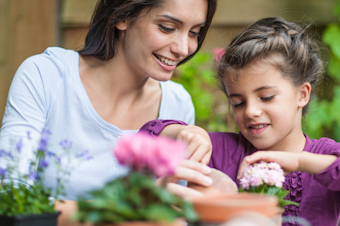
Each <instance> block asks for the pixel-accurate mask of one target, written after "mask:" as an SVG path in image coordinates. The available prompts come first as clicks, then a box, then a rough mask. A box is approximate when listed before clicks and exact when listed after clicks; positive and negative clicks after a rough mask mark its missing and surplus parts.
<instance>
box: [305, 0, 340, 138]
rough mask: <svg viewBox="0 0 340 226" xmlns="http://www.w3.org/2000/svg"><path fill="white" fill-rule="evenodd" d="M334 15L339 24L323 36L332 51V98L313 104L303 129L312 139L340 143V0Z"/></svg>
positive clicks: (334, 25) (329, 28)
mask: <svg viewBox="0 0 340 226" xmlns="http://www.w3.org/2000/svg"><path fill="white" fill-rule="evenodd" d="M334 13H335V14H336V15H337V16H338V17H339V22H338V23H332V24H329V25H328V26H327V27H326V29H325V31H324V32H323V36H322V41H323V43H324V44H325V45H326V46H328V47H329V51H330V54H329V60H328V65H327V76H330V77H331V79H332V80H333V84H332V87H331V89H332V90H330V91H331V92H330V95H332V96H331V97H330V98H328V97H327V98H325V99H321V98H319V99H316V100H314V101H312V102H311V106H310V112H309V114H307V116H306V118H305V120H304V123H303V129H304V132H305V133H307V134H308V135H309V136H310V137H311V138H319V137H322V136H325V137H330V138H332V139H335V140H336V141H338V142H340V114H339V113H340V0H338V1H337V3H336V5H335V7H334ZM326 88H327V87H326ZM324 92H329V91H327V90H325V91H324Z"/></svg>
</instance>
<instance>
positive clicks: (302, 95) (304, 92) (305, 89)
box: [298, 82, 312, 108]
mask: <svg viewBox="0 0 340 226" xmlns="http://www.w3.org/2000/svg"><path fill="white" fill-rule="evenodd" d="M298 91H299V97H298V98H299V99H298V107H300V108H303V107H304V106H306V105H307V104H308V102H309V99H310V93H311V91H312V86H311V84H310V83H309V82H305V83H303V84H302V85H301V86H300V87H299V88H298Z"/></svg>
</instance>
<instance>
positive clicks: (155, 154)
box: [113, 133, 186, 176]
mask: <svg viewBox="0 0 340 226" xmlns="http://www.w3.org/2000/svg"><path fill="white" fill-rule="evenodd" d="M185 149H186V146H185V144H184V143H182V142H177V141H174V140H171V139H168V138H165V137H152V136H150V135H148V134H145V133H138V134H135V135H125V136H122V137H121V138H120V140H119V141H118V143H117V144H116V146H115V147H114V148H113V153H114V155H115V156H116V158H117V160H118V161H119V163H120V164H122V165H127V166H129V167H131V168H132V169H133V170H136V171H143V170H151V171H152V172H153V173H154V174H155V175H156V176H164V175H171V174H173V173H174V172H175V169H176V167H178V166H179V164H180V163H181V161H182V160H183V159H184V158H185Z"/></svg>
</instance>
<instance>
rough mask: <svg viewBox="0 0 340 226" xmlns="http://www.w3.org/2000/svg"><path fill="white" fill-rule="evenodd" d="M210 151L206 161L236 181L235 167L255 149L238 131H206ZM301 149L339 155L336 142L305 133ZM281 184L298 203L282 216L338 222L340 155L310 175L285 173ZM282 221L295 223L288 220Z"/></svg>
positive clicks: (339, 146)
mask: <svg viewBox="0 0 340 226" xmlns="http://www.w3.org/2000/svg"><path fill="white" fill-rule="evenodd" d="M209 135H210V138H211V142H212V144H213V153H212V156H211V160H210V163H209V166H210V167H213V168H216V169H218V170H221V171H223V172H224V173H226V174H227V175H229V176H230V177H231V178H232V179H233V180H234V181H235V182H236V183H237V181H236V176H237V171H238V168H239V164H240V163H241V162H242V159H243V158H244V157H245V156H247V155H249V154H251V153H253V152H255V151H256V149H255V148H254V147H253V146H252V145H251V143H250V142H249V141H247V140H246V139H245V138H244V137H243V136H242V134H234V133H210V134H209ZM304 151H307V152H310V153H316V154H334V155H336V156H340V144H339V143H337V142H335V141H333V140H331V139H328V138H321V139H319V140H311V139H310V138H309V137H308V136H307V135H306V145H305V148H304ZM284 187H285V189H287V190H290V193H289V194H288V195H287V199H288V200H292V201H295V202H298V203H300V206H294V205H289V206H286V207H285V212H284V213H283V214H282V216H298V217H302V218H304V219H306V220H307V221H308V222H309V223H310V224H311V225H313V226H314V225H315V226H318V225H333V226H337V225H338V219H339V214H340V158H338V159H337V160H336V161H335V162H334V163H333V164H332V165H330V166H329V167H328V168H327V169H326V170H324V171H323V172H321V173H319V174H317V175H315V176H314V175H311V174H308V173H305V172H293V173H290V174H289V175H287V176H286V180H285V183H284ZM283 225H284V226H286V225H299V224H297V223H295V222H294V221H292V220H290V221H289V223H284V224H283Z"/></svg>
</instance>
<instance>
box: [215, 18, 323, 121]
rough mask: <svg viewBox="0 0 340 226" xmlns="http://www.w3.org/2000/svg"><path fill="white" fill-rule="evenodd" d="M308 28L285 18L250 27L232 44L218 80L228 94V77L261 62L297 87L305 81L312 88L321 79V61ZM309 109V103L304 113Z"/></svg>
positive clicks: (263, 21)
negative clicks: (278, 71) (271, 67)
mask: <svg viewBox="0 0 340 226" xmlns="http://www.w3.org/2000/svg"><path fill="white" fill-rule="evenodd" d="M307 28H308V26H307V27H302V26H299V25H297V24H295V23H291V22H287V21H285V20H284V19H282V18H265V19H262V20H259V21H257V22H255V23H254V24H252V25H250V26H249V27H248V28H247V29H245V30H244V31H243V32H241V33H240V34H239V35H238V36H237V37H236V38H235V39H234V40H233V41H232V42H231V44H230V45H229V47H228V48H227V49H226V52H225V54H224V55H223V57H222V60H221V62H220V63H219V65H218V68H217V78H218V79H219V81H220V85H221V86H222V88H223V91H224V92H225V93H226V94H227V92H226V87H225V83H224V82H225V78H227V77H228V76H237V74H238V72H239V71H240V70H242V69H244V68H245V67H247V66H248V65H251V64H252V63H255V62H261V61H264V62H267V63H270V64H272V65H273V66H275V67H276V68H277V69H278V70H280V71H281V73H282V75H284V76H285V77H287V78H288V79H290V81H292V83H293V84H294V85H295V86H296V87H298V86H300V85H302V84H303V83H304V82H309V83H310V84H311V86H312V87H313V86H314V85H315V84H316V83H317V82H318V81H319V80H320V78H321V74H322V73H321V72H322V61H321V59H320V57H319V56H318V54H317V52H316V49H317V48H316V45H315V43H314V42H313V41H312V40H311V39H310V38H309V37H308V36H307V34H306V29H307ZM275 56H279V57H275ZM236 79H237V78H236ZM312 90H313V89H312ZM311 95H314V92H312V93H311ZM312 97H313V96H312ZM308 107H309V103H308V104H307V105H306V106H305V107H304V108H303V111H302V112H303V114H305V113H306V112H307V110H308Z"/></svg>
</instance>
